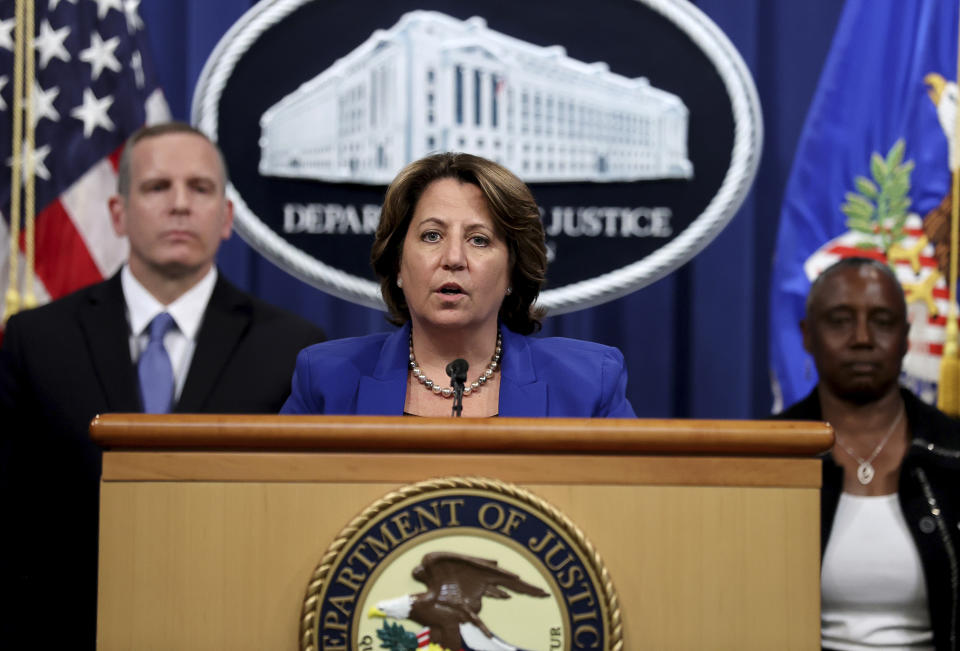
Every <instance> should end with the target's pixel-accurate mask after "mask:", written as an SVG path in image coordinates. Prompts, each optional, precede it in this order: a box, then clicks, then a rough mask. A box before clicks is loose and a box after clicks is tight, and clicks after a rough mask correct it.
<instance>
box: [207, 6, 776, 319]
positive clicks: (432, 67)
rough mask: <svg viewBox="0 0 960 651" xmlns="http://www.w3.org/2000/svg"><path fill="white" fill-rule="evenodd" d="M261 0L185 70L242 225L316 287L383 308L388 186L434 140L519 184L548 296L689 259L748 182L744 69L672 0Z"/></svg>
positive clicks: (644, 277) (751, 94)
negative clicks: (543, 254) (378, 276)
mask: <svg viewBox="0 0 960 651" xmlns="http://www.w3.org/2000/svg"><path fill="white" fill-rule="evenodd" d="M478 9H481V8H480V7H477V6H473V5H470V4H469V3H465V2H455V1H454V2H451V1H441V0H434V1H432V2H427V1H420V2H413V1H411V0H401V1H398V2H395V3H390V4H389V5H384V4H383V3H377V2H373V1H372V0H357V1H356V2H351V3H349V4H348V5H341V4H339V3H332V2H325V1H323V0H313V1H311V0H263V1H262V2H260V3H258V4H257V5H256V6H255V7H254V8H253V9H251V10H250V11H249V12H248V13H247V14H245V15H244V16H243V18H242V19H241V20H240V21H239V22H238V23H237V24H236V25H235V26H234V27H233V28H232V29H231V30H230V31H229V32H228V33H227V35H226V36H224V38H223V40H222V41H221V43H220V44H219V45H218V46H217V48H216V50H215V51H214V53H213V54H212V55H211V58H210V60H209V61H208V62H207V65H206V67H205V69H204V72H203V74H202V75H201V78H200V82H199V83H198V86H197V90H196V93H195V100H194V108H193V119H194V122H195V123H197V124H198V125H199V126H200V128H201V129H203V130H204V131H205V132H207V133H209V134H210V135H211V136H212V137H213V138H214V139H216V140H217V141H218V142H219V143H220V145H221V146H222V148H223V149H224V153H225V156H226V158H227V163H228V166H229V168H230V171H231V176H232V181H233V183H232V187H231V188H230V189H229V194H230V197H231V199H233V200H234V202H235V204H236V206H237V230H238V232H239V233H240V234H241V235H242V236H243V237H244V238H245V239H247V240H248V241H249V242H250V243H251V244H252V245H253V246H255V247H256V248H257V249H259V250H260V251H261V252H262V253H263V254H264V255H266V256H267V257H268V258H270V259H272V260H273V261H274V262H276V263H277V264H279V265H280V266H282V267H284V268H285V269H287V270H288V271H290V272H291V273H293V274H294V275H296V276H298V277H300V278H302V279H304V280H307V281H308V282H311V283H313V284H315V285H316V286H318V287H320V288H321V289H324V290H326V291H328V292H330V293H333V294H336V295H338V296H341V297H343V298H346V299H348V300H353V301H356V302H359V303H362V304H365V305H370V306H373V307H382V302H381V299H380V296H379V288H378V285H377V283H376V282H375V281H374V278H373V274H372V271H371V270H370V269H369V264H368V259H369V250H370V245H371V243H372V239H373V233H374V231H375V229H376V225H377V221H378V219H379V213H380V202H381V201H382V198H383V193H384V191H385V189H386V185H387V184H388V183H389V182H390V180H391V179H392V178H393V177H394V176H395V175H396V173H397V172H398V171H399V170H400V169H401V168H402V167H403V166H404V165H406V164H407V163H409V162H411V161H413V160H416V159H418V158H421V157H422V156H424V155H426V154H428V153H431V152H434V151H467V152H470V153H474V154H478V155H480V156H484V157H486V158H490V159H493V160H496V161H498V162H500V163H501V164H503V165H505V166H507V167H508V168H510V169H511V170H513V171H514V172H515V173H516V174H517V175H518V176H520V177H521V178H522V179H523V180H524V181H526V182H527V183H528V184H530V186H531V188H532V189H533V191H534V195H535V196H536V198H537V201H538V203H539V204H540V206H541V210H542V213H543V220H544V226H545V229H546V233H547V247H548V255H549V259H550V267H549V270H548V288H547V289H546V291H545V292H544V293H543V294H542V295H541V304H542V305H543V306H544V307H546V308H548V310H549V311H550V312H551V313H554V314H556V313H561V312H565V311H570V310H575V309H579V308H583V307H587V306H590V305H595V304H597V303H601V302H604V301H607V300H610V299H613V298H616V297H618V296H622V295H624V294H626V293H628V292H630V291H633V290H635V289H637V288H639V287H642V286H643V285H645V284H648V283H650V282H653V281H654V280H656V279H658V278H660V277H662V276H663V275H665V274H667V273H669V272H670V271H672V270H673V269H675V268H676V267H678V266H679V265H681V264H683V263H684V262H686V261H687V260H689V259H690V258H691V257H693V256H694V255H695V254H696V253H697V252H698V251H699V250H700V249H702V248H703V247H704V246H706V244H707V243H709V242H710V240H712V238H713V237H714V236H715V235H716V234H717V233H718V232H719V231H720V230H721V229H722V228H723V227H724V226H725V225H726V223H727V222H728V221H729V219H730V218H731V217H732V216H733V214H734V212H735V211H736V210H737V208H738V207H739V206H740V204H741V202H742V201H743V198H744V197H745V195H746V193H747V191H748V189H749V187H750V184H751V183H752V180H753V177H754V174H755V172H756V167H757V164H758V160H759V152H760V147H761V141H762V126H761V118H760V107H759V103H758V101H757V96H756V89H755V87H754V85H753V82H752V79H751V77H750V73H749V71H748V70H747V68H746V66H745V65H744V63H743V61H742V59H741V58H740V57H739V55H738V54H737V52H736V50H735V49H734V48H733V46H732V45H731V44H730V42H729V40H728V39H727V38H726V37H725V36H724V34H723V33H722V32H721V31H720V30H719V29H718V28H717V27H716V25H714V24H713V23H712V22H710V20H709V19H708V18H707V17H706V16H704V15H703V14H702V13H701V12H700V11H699V10H698V9H696V8H695V7H693V6H692V5H691V4H689V3H687V2H686V1H685V0H637V1H636V2H633V3H629V2H628V3H624V2H621V1H617V0H595V1H592V2H590V3H589V8H587V7H586V6H585V5H584V3H583V2H582V1H580V0H576V1H574V0H561V1H560V2H547V1H546V0H531V1H530V2H524V3H519V4H518V3H509V4H500V3H489V4H485V5H483V6H482V11H483V15H482V16H478V15H476V12H477V11H478Z"/></svg>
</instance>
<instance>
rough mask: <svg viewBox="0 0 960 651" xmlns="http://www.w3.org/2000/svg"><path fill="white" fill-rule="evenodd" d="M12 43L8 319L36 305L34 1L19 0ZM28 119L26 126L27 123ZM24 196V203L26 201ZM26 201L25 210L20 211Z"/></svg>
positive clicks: (5, 313) (4, 316)
mask: <svg viewBox="0 0 960 651" xmlns="http://www.w3.org/2000/svg"><path fill="white" fill-rule="evenodd" d="M14 11H15V18H14V39H13V40H14V48H13V102H12V104H13V106H12V109H13V110H12V113H13V129H12V134H11V135H12V150H13V151H12V152H11V153H12V155H13V159H12V164H11V166H10V274H9V281H8V284H7V292H6V309H5V310H4V314H3V322H4V323H6V321H7V319H8V318H10V316H12V315H13V314H16V313H17V312H19V311H20V310H22V309H27V308H31V307H35V306H36V305H37V297H36V293H35V291H34V275H35V274H34V266H35V264H34V263H35V260H34V256H35V250H36V249H35V242H36V203H35V202H36V175H35V151H36V149H35V140H34V126H35V125H34V115H33V110H34V106H33V84H34V60H35V58H34V57H35V55H34V52H33V31H34V26H35V25H34V2H33V0H16V9H15V10H14ZM24 118H26V125H24ZM21 199H22V204H21ZM21 205H22V206H23V213H22V214H21ZM21 221H22V222H23V223H24V240H25V241H24V248H25V254H26V255H25V256H24V258H25V259H24V262H25V266H24V284H25V287H24V292H23V294H21V293H20V282H19V275H20V274H19V272H20V223H21Z"/></svg>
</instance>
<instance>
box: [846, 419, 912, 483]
mask: <svg viewBox="0 0 960 651" xmlns="http://www.w3.org/2000/svg"><path fill="white" fill-rule="evenodd" d="M904 411H905V409H904V407H903V405H900V412H899V413H898V414H897V417H896V418H895V419H894V420H893V423H892V424H891V425H890V429H888V430H887V433H886V434H884V435H883V439H882V440H881V441H880V445H878V446H877V447H875V448H874V449H873V454H871V455H870V456H869V457H867V458H866V459H864V458H863V457H861V456H860V455H858V454H857V453H856V452H854V451H853V448H850V447H848V446H846V445H844V444H843V441H841V440H840V433H839V432H834V436H836V439H837V445H839V446H840V448H841V449H842V450H843V451H844V452H846V453H847V454H849V455H850V456H851V457H853V458H854V459H856V461H857V462H858V463H859V464H860V465H859V466H858V467H857V480H858V481H859V482H860V483H861V484H863V485H864V486H866V485H867V484H869V483H870V482H872V481H873V477H874V475H875V474H876V471H875V470H874V469H873V460H874V459H876V458H877V455H878V454H880V450H882V449H883V446H885V445H886V444H887V441H889V440H890V436H891V435H893V430H895V429H896V428H897V425H899V424H900V421H901V420H903V412H904Z"/></svg>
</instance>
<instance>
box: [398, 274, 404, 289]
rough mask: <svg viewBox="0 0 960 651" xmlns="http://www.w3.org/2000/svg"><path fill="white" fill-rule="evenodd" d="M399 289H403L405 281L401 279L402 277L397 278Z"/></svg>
mask: <svg viewBox="0 0 960 651" xmlns="http://www.w3.org/2000/svg"><path fill="white" fill-rule="evenodd" d="M397 287H399V288H400V289H403V279H401V278H400V276H397Z"/></svg>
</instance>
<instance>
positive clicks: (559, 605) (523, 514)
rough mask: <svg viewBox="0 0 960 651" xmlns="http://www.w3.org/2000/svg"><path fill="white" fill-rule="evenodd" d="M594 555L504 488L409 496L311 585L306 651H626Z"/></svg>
mask: <svg viewBox="0 0 960 651" xmlns="http://www.w3.org/2000/svg"><path fill="white" fill-rule="evenodd" d="M622 646H623V641H622V627H621V624H620V609H619V604H618V602H617V596H616V593H615V591H614V588H613V583H612V581H611V579H610V577H609V576H608V574H607V571H606V569H605V568H604V566H603V563H602V561H601V560H600V557H599V555H598V554H597V553H596V551H595V550H594V549H593V546H592V545H591V544H590V543H589V542H588V541H587V540H586V538H585V537H584V535H583V534H582V533H581V532H580V531H579V530H578V529H577V527H576V526H575V525H574V524H573V523H572V522H571V521H570V520H569V519H568V518H567V517H566V516H564V515H563V514H562V513H560V512H559V511H558V510H557V509H556V508H554V507H553V506H551V505H549V504H548V503H546V502H544V501H543V500H541V499H539V498H537V497H535V496H534V495H532V494H531V493H528V492H527V491H525V490H523V489H520V488H517V487H516V486H513V485H511V484H506V483H503V482H500V481H497V480H493V479H482V478H445V479H435V480H429V481H424V482H420V483H417V484H412V485H409V486H405V487H403V488H401V489H399V490H398V491H395V492H392V493H389V494H388V495H386V496H384V497H383V498H381V499H380V500H378V501H377V502H375V503H374V504H372V505H371V506H370V507H368V508H367V509H365V510H364V511H363V512H362V513H361V514H360V515H359V516H357V517H356V518H355V519H354V520H353V522H351V523H350V524H349V525H347V527H346V528H345V529H344V530H343V531H342V532H341V533H340V535H339V536H338V537H337V539H336V540H335V541H334V542H333V544H332V545H331V546H330V548H329V549H328V550H327V552H326V553H325V554H324V556H323V558H322V559H321V561H320V563H319V564H318V565H317V568H316V570H315V571H314V573H313V576H312V578H311V580H310V583H309V585H308V588H307V594H306V598H305V600H304V606H303V619H302V622H301V649H303V651H374V650H378V649H387V650H388V651H416V650H417V649H429V650H431V651H513V650H516V651H521V650H523V651H554V650H559V651H576V650H578V649H600V650H604V651H621V649H622Z"/></svg>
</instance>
